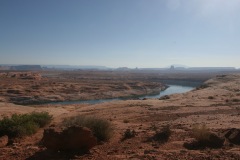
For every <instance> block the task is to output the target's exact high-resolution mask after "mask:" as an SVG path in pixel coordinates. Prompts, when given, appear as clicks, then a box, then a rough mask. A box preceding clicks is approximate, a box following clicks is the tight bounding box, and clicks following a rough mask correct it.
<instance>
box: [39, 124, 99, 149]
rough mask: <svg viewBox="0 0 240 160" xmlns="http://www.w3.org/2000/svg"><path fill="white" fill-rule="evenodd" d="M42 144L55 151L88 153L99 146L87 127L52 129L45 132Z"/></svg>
mask: <svg viewBox="0 0 240 160" xmlns="http://www.w3.org/2000/svg"><path fill="white" fill-rule="evenodd" d="M42 144H43V145H44V146H45V147H46V148H47V149H49V150H53V151H77V152H79V151H80V152H87V151H89V150H90V149H91V148H92V147H94V146H95V145H96V144H97V139H96V138H95V137H94V136H93V134H92V131H91V130H90V129H88V128H86V127H80V126H71V127H68V128H65V129H62V128H58V127H50V128H48V129H45V130H44V134H43V139H42Z"/></svg>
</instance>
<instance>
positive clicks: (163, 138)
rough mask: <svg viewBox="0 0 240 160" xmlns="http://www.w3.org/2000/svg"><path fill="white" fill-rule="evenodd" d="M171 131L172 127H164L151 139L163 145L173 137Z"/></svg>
mask: <svg viewBox="0 0 240 160" xmlns="http://www.w3.org/2000/svg"><path fill="white" fill-rule="evenodd" d="M171 133H172V132H171V129H170V126H169V125H167V126H164V127H163V128H162V129H161V130H160V131H157V130H156V133H155V135H154V136H153V137H151V140H154V141H158V142H161V143H164V142H167V141H168V139H169V137H170V136H171Z"/></svg>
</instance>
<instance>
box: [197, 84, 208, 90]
mask: <svg viewBox="0 0 240 160" xmlns="http://www.w3.org/2000/svg"><path fill="white" fill-rule="evenodd" d="M208 87H209V84H202V85H200V86H198V87H197V88H196V90H200V89H204V88H208Z"/></svg>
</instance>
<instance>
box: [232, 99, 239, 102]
mask: <svg viewBox="0 0 240 160" xmlns="http://www.w3.org/2000/svg"><path fill="white" fill-rule="evenodd" d="M232 102H240V99H237V98H233V99H232Z"/></svg>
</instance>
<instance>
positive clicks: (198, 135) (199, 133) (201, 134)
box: [192, 125, 210, 142]
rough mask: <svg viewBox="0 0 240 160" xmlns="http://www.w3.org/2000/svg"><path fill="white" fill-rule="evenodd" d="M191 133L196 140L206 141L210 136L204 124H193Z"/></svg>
mask: <svg viewBox="0 0 240 160" xmlns="http://www.w3.org/2000/svg"><path fill="white" fill-rule="evenodd" d="M192 135H193V138H195V139H196V140H197V141H198V142H207V141H208V140H209V137H210V132H209V129H208V128H207V127H206V125H201V126H199V125H195V126H194V127H193V128H192Z"/></svg>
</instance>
